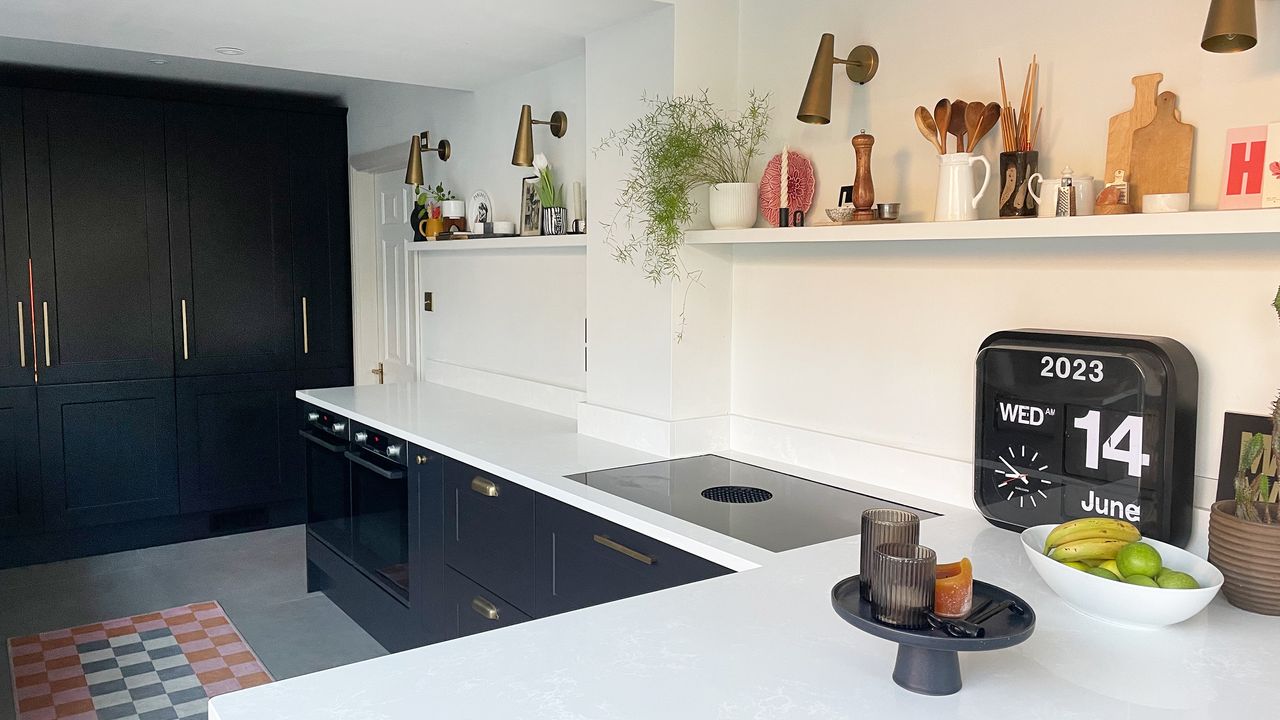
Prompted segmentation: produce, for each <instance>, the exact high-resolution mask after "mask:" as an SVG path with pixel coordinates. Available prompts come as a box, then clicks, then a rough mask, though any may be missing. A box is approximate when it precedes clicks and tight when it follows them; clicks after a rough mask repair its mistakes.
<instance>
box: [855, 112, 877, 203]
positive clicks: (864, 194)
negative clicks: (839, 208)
mask: <svg viewBox="0 0 1280 720" xmlns="http://www.w3.org/2000/svg"><path fill="white" fill-rule="evenodd" d="M875 143H876V139H875V138H874V137H872V136H871V135H868V134H867V131H866V130H863V131H862V132H861V133H859V134H857V135H854V136H853V154H854V172H853V208H854V210H853V219H854V221H861V222H866V221H868V220H875V219H876V211H875V204H876V188H875V185H874V184H873V183H872V181H871V146H872V145H875Z"/></svg>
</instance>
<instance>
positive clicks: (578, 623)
mask: <svg viewBox="0 0 1280 720" xmlns="http://www.w3.org/2000/svg"><path fill="white" fill-rule="evenodd" d="M299 397H300V398H302V399H304V400H307V401H309V402H313V403H316V404H318V405H322V406H324V407H326V408H328V409H331V410H333V411H335V412H339V413H344V414H347V415H348V416H350V417H353V418H354V419H356V420H359V421H361V422H368V423H370V424H372V425H374V426H376V427H379V428H381V429H383V430H385V431H386V432H391V433H398V434H400V435H401V436H403V437H405V438H406V439H409V440H411V441H413V442H416V443H419V444H422V445H424V446H427V447H428V448H431V449H435V450H438V451H440V452H444V453H445V454H449V455H452V456H453V457H455V458H457V459H459V460H463V461H465V462H469V463H471V464H474V465H477V466H480V467H482V468H483V469H486V470H489V471H492V472H496V473H499V474H503V475H504V476H507V477H508V478H510V479H511V480H512V481H515V482H521V483H522V484H527V485H530V486H531V487H533V488H534V489H535V490H538V491H539V492H545V493H547V494H553V495H555V496H556V497H557V498H558V499H561V500H564V501H566V502H571V501H572V502H574V504H576V505H578V506H580V507H583V508H585V509H588V510H591V511H592V512H597V513H598V514H601V515H604V516H606V517H608V518H609V519H611V520H614V521H615V522H624V521H625V522H624V524H627V525H629V526H631V527H634V528H636V529H639V530H641V531H645V532H649V534H651V535H654V536H655V537H658V538H659V539H661V540H664V541H666V542H672V538H673V537H684V536H691V537H685V539H684V540H683V542H681V543H679V544H680V546H681V547H683V548H685V549H689V550H691V551H695V552H698V554H701V555H703V556H704V557H711V558H712V559H716V558H717V557H718V558H721V560H720V561H725V559H726V558H733V560H734V564H735V565H736V566H737V567H748V568H751V569H746V570H744V571H742V572H738V573H735V574H732V575H727V576H723V577H720V578H715V579H712V580H707V581H703V582H700V583H695V584H692V585H685V586H683V587H678V588H672V589H670V590H665V591H662V592H657V593H651V594H648V595H643V596H640V597H635V598H630V599H626V600H621V601H618V602H614V603H610V604H607V605H601V606H597V607H593V608H587V609H585V610H580V611H577V612H572V613H566V614H564V615H558V616H555V617H551V618H546V619H542V620H537V621H534V622H528V623H524V624H521V625H515V626H512V627H508V628H504V629H500V630H496V631H492V632H488V633H484V634H481V635H473V636H470V637H466V638H461V639H458V640H453V641H450V642H446V643H441V644H438V645H432V646H428V647H423V648H418V649H416V650H410V651H407V652H403V653H398V654H396V655H390V656H386V657H381V658H377V659H374V660H369V661H366V662H361V663H357V664H354V665H348V666H345V667H340V668H335V669H333V670H327V671H324V672H320V673H315V674H312V675H307V676H303V677H298V678H293V679H290V680H285V681H282V682H276V683H272V684H269V685H263V686H260V687H256V688H252V689H249V690H244V691H240V692H236V693H232V694H230V695H224V696H220V697H217V698H215V699H213V700H212V701H211V703H210V717H211V718H214V719H215V720H294V719H296V720H303V719H305V720H316V719H327V718H353V719H361V720H363V719H373V718H377V719H378V720H402V719H403V720H418V719H419V718H494V719H498V718H503V719H506V718H545V719H548V720H551V719H555V720H568V719H575V720H576V719H586V718H599V719H600V720H611V719H624V718H636V719H639V718H652V719H659V718H661V719H664V720H665V719H667V718H691V719H692V718H699V719H713V718H714V719H728V718H743V719H751V720H756V719H766V718H767V719H777V718H875V717H882V718H935V717H943V718H982V719H983V720H988V719H989V718H1010V719H1011V718H1018V719H1019V720H1024V719H1030V718H1054V719H1055V720H1056V719H1059V718H1131V719H1139V718H1152V719H1153V720H1155V719H1157V718H1158V719H1160V720H1168V719H1169V718H1184V717H1185V718H1203V719H1213V718H1233V717H1237V718H1247V717H1270V716H1272V715H1274V707H1275V703H1274V698H1275V692H1274V685H1275V668H1276V667H1280V620H1278V619H1277V618H1271V617H1264V616H1260V615H1253V614H1250V613H1246V612H1243V611H1241V610H1237V609H1235V608H1233V607H1231V606H1230V605H1228V604H1227V603H1226V601H1225V599H1223V598H1222V597H1218V598H1217V599H1215V600H1214V601H1213V603H1212V604H1211V605H1210V606H1209V607H1208V608H1207V609H1206V610H1205V611H1204V612H1202V613H1201V614H1199V615H1197V616H1196V617H1194V618H1192V619H1190V620H1188V621H1186V622H1184V623H1181V624H1179V625H1175V626H1173V627H1170V628H1166V629H1164V630H1157V631H1141V630H1128V629H1124V628H1120V627H1116V626H1112V625H1108V624H1106V623H1103V622H1100V621H1097V620H1094V619H1091V618H1088V617H1085V616H1084V615H1081V614H1079V613H1077V612H1076V611H1074V610H1072V609H1071V608H1069V607H1067V606H1066V605H1065V604H1064V603H1063V602H1062V601H1061V600H1059V599H1058V598H1057V596H1055V595H1054V594H1053V593H1052V591H1051V590H1049V588H1048V587H1047V586H1046V585H1045V584H1044V583H1043V582H1042V581H1041V580H1040V579H1039V577H1038V576H1037V575H1036V574H1035V572H1034V571H1033V570H1032V568H1031V565H1030V563H1029V561H1028V560H1027V558H1026V556H1025V555H1024V553H1023V550H1022V547H1021V543H1020V540H1019V538H1018V536H1017V534H1015V533H1012V532H1009V531H1006V530H1001V529H999V528H996V527H993V526H991V525H990V524H988V523H987V522H986V521H985V520H983V519H982V517H981V516H980V515H979V514H978V513H977V512H976V511H974V510H973V509H969V508H957V507H950V506H939V505H938V504H937V503H933V502H930V501H928V500H927V499H920V498H914V499H912V498H909V497H908V496H903V495H901V494H898V493H894V492H892V491H886V490H884V489H876V488H871V487H868V488H867V489H868V490H869V491H871V492H872V493H874V494H876V495H878V496H881V497H886V498H888V499H892V500H895V501H899V502H908V504H914V505H916V506H919V507H924V508H927V509H930V510H936V511H939V512H942V513H944V516H943V517H940V518H935V519H931V520H927V521H925V522H924V523H923V524H922V526H921V541H922V542H923V543H925V544H927V545H930V546H931V547H933V548H935V549H936V550H937V551H938V556H939V558H940V560H943V561H946V560H950V559H956V558H959V557H960V556H962V555H964V556H968V557H970V558H972V560H973V563H974V573H975V576H976V577H978V578H979V579H982V580H985V581H987V582H991V583H994V584H996V585H1000V586H1002V587H1005V588H1007V589H1009V590H1011V591H1012V592H1014V593H1017V594H1018V595H1020V596H1022V597H1023V598H1024V599H1026V600H1027V601H1028V602H1029V603H1030V604H1031V605H1032V606H1033V607H1034V608H1035V611H1036V614H1037V626H1036V630H1035V633H1034V634H1033V635H1032V636H1031V638H1030V639H1029V640H1028V641H1027V642H1025V643H1023V644H1022V645H1019V646H1017V647H1014V648H1011V649H1008V650H1001V651H994V652H985V653H962V654H961V658H960V664H961V670H962V672H963V675H964V689H963V690H961V691H960V692H959V693H958V694H956V695H952V696H950V697H945V698H936V697H926V696H922V695H916V694H914V693H911V692H908V691H906V690H903V689H902V688H899V687H898V686H897V685H895V684H894V683H893V681H892V679H891V678H890V673H891V672H892V668H893V662H894V655H895V649H896V646H895V645H893V644H892V643H890V642H887V641H884V640H880V639H878V638H874V637H871V636H870V635H867V634H865V633H862V632H860V631H859V630H857V629H855V628H853V627H851V626H849V625H847V624H846V623H844V622H843V621H842V620H840V619H839V618H838V617H837V616H836V615H835V613H834V612H833V611H832V609H831V605H830V590H831V587H832V585H834V584H835V583H836V582H837V581H839V580H840V579H842V578H844V577H846V576H848V575H851V574H853V573H855V572H857V564H858V562H857V558H858V538H857V537H856V536H855V537H850V538H846V539H843V540H835V541H832V542H828V543H824V544H821V545H815V546H812V547H808V548H802V549H798V550H792V551H789V552H785V553H778V554H774V553H768V552H766V551H763V550H758V549H754V548H750V546H747V549H744V548H742V547H740V546H742V545H743V543H741V542H738V541H734V540H731V539H728V538H723V537H722V536H719V535H718V534H716V533H711V532H710V531H706V530H704V529H702V528H697V527H696V526H691V525H689V524H688V523H684V522H683V521H679V520H676V519H674V518H668V517H667V516H665V515H662V514H661V513H656V512H655V511H650V510H648V509H647V508H642V507H639V506H636V505H633V504H631V503H628V502H626V501H622V500H620V499H618V498H613V497H612V496H609V495H605V494H603V493H600V492H598V491H595V490H594V489H592V488H586V487H584V486H582V485H579V484H577V483H573V482H572V481H568V480H563V481H561V479H560V476H561V475H564V474H566V473H570V472H577V471H581V470H586V469H598V468H602V467H611V466H616V465H622V464H627V463H634V462H645V461H648V460H653V459H654V458H653V457H652V456H649V455H645V454H643V453H638V452H636V451H632V450H627V449H625V448H620V447H618V446H616V445H611V444H609V443H604V442H601V441H598V440H593V439H591V438H585V437H582V436H579V435H577V434H576V432H574V430H573V421H572V420H568V419H565V418H560V417H558V416H554V415H548V414H544V413H539V412H536V411H532V410H527V409H523V408H516V407H515V406H512V405H509V404H506V403H501V402H498V401H495V400H491V399H487V398H482V397H479V396H475V395H469V394H467V393H462V392H459V391H456V390H450V389H447V388H441V387H439V386H429V385H422V384H419V385H413V386H399V387H397V386H381V387H376V386H375V387H374V388H358V389H349V388H344V389H332V390H320V391H307V392H301V393H299ZM729 454H730V455H731V456H735V457H738V458H740V459H750V458H747V457H745V456H741V455H737V454H736V453H729ZM762 464H763V463H762ZM770 465H771V466H772V467H775V468H776V469H786V466H779V465H778V464H776V463H770ZM804 475H805V476H806V477H810V478H814V479H819V480H821V479H822V478H823V476H822V475H821V474H818V473H808V472H806V473H804ZM842 484H843V486H845V487H848V486H849V482H848V481H847V480H845V481H844V482H843V483H842ZM572 486H576V487H572ZM654 516H657V517H654ZM691 528H692V529H691ZM695 530H697V531H701V532H695ZM709 536H715V537H709ZM672 544H676V543H674V542H673V543H672Z"/></svg>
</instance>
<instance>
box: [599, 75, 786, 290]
mask: <svg viewBox="0 0 1280 720" xmlns="http://www.w3.org/2000/svg"><path fill="white" fill-rule="evenodd" d="M644 102H645V104H646V105H648V108H649V109H648V111H647V112H646V113H645V114H644V115H643V116H642V117H640V118H639V119H638V120H636V121H635V122H633V123H631V124H630V125H628V126H627V127H625V128H623V129H622V130H615V131H614V132H612V133H610V134H609V136H608V137H606V138H604V140H603V141H601V145H600V147H599V148H597V151H599V150H602V149H605V148H612V149H616V150H617V151H618V152H619V154H624V155H630V158H631V170H630V172H628V174H627V176H626V177H625V178H624V179H623V182H622V186H621V189H620V192H619V196H618V215H616V216H615V219H614V222H612V223H609V224H607V225H606V226H605V227H606V230H607V232H608V240H609V242H610V243H612V244H613V247H614V254H615V256H616V257H617V258H618V260H620V261H622V262H634V261H635V259H636V257H637V256H640V257H641V258H642V260H641V262H642V267H643V269H644V273H645V276H646V277H648V278H649V279H650V280H652V281H653V282H654V284H657V283H660V282H662V280H663V279H664V278H671V279H679V278H680V276H681V273H680V260H679V251H680V246H681V244H682V243H683V241H684V230H685V227H686V226H688V224H689V223H690V221H691V220H692V219H693V214H694V212H695V211H696V210H697V206H696V204H695V203H694V202H693V200H691V199H690V198H689V192H690V191H691V190H693V189H694V188H696V187H699V186H702V185H708V186H710V195H709V198H710V200H709V210H710V215H711V223H712V225H713V226H715V227H716V228H718V229H725V228H740V227H751V226H752V225H754V224H755V221H756V213H757V195H758V192H759V188H758V186H757V185H756V184H755V183H753V182H750V181H749V180H748V173H750V171H751V161H752V160H754V159H755V158H756V157H758V156H759V155H760V146H761V144H762V143H763V142H764V141H765V139H766V138H767V137H768V126H769V113H770V110H771V108H770V106H769V96H768V95H757V94H756V93H755V92H752V93H750V94H748V96H747V103H746V107H745V108H744V109H743V110H742V112H740V113H737V114H734V115H729V114H727V113H725V112H724V111H723V110H722V109H721V108H720V107H719V106H717V105H716V104H715V103H713V102H711V100H710V98H708V97H707V93H706V92H705V91H704V92H703V93H702V94H700V95H684V96H678V97H671V98H648V97H646V98H644ZM623 226H625V228H626V229H625V232H627V237H626V238H625V239H619V238H617V237H616V234H617V232H618V230H619V228H620V227H623Z"/></svg>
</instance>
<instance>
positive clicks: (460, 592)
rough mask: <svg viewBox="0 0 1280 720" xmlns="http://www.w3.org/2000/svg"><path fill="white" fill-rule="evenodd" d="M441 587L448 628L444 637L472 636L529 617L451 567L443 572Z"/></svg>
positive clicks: (522, 620) (445, 620) (520, 621)
mask: <svg viewBox="0 0 1280 720" xmlns="http://www.w3.org/2000/svg"><path fill="white" fill-rule="evenodd" d="M444 587H445V598H446V600H445V608H446V609H445V612H444V617H443V620H444V622H445V623H446V624H447V625H448V627H449V630H450V633H449V636H448V638H446V639H451V638H459V637H466V636H467V635H475V634H477V633H482V632H487V631H489V630H496V629H498V628H500V627H506V626H508V625H516V624H518V623H522V622H525V621H527V620H531V619H532V618H530V617H529V616H528V615H526V614H524V613H522V612H520V609H519V608H517V607H516V606H514V605H512V604H511V603H509V602H507V601H505V600H503V599H502V598H501V597H499V596H497V595H495V594H494V593H491V592H489V591H488V590H486V589H484V588H482V587H480V586H479V585H477V584H475V583H474V582H472V581H471V580H470V579H468V578H466V577H465V576H463V575H462V574H461V573H459V572H457V571H455V570H448V571H447V572H446V575H445V582H444Z"/></svg>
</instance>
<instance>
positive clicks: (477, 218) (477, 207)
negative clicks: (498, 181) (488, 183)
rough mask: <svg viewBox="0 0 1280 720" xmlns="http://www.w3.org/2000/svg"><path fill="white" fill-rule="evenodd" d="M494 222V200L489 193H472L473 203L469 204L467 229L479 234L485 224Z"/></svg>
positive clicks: (481, 191)
mask: <svg viewBox="0 0 1280 720" xmlns="http://www.w3.org/2000/svg"><path fill="white" fill-rule="evenodd" d="M492 222H493V200H492V199H491V198H490V197H489V193H488V192H486V191H484V190H477V191H475V192H473V193H471V202H469V203H467V227H470V228H471V229H472V230H473V231H476V232H479V231H480V230H479V229H480V228H482V227H483V226H484V224H485V223H492Z"/></svg>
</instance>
